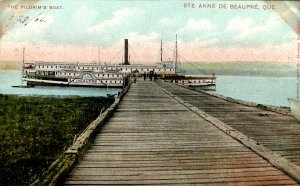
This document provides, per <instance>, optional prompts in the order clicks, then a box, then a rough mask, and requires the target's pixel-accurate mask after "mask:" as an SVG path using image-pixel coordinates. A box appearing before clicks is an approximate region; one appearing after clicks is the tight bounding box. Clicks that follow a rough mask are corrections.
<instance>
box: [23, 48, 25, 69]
mask: <svg viewBox="0 0 300 186" xmlns="http://www.w3.org/2000/svg"><path fill="white" fill-rule="evenodd" d="M24 56H25V48H23V65H24V62H25V60H24Z"/></svg>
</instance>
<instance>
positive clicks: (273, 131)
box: [65, 80, 300, 185]
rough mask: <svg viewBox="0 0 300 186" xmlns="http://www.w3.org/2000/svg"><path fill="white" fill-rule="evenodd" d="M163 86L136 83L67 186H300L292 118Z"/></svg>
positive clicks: (297, 142)
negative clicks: (255, 142) (117, 185)
mask: <svg viewBox="0 0 300 186" xmlns="http://www.w3.org/2000/svg"><path fill="white" fill-rule="evenodd" d="M156 84H157V85H155V84H154V83H152V82H149V81H142V80H138V81H137V83H133V84H132V86H131V88H130V89H129V91H128V93H127V94H126V95H125V97H124V98H123V100H122V101H121V102H120V104H119V106H118V108H117V109H116V111H115V112H114V114H113V117H111V118H110V119H109V121H108V122H107V123H106V125H105V126H104V127H103V128H102V129H101V131H100V132H99V134H98V135H97V136H96V139H95V142H94V144H93V145H92V146H91V148H90V149H89V150H88V151H87V152H86V153H85V154H84V155H83V157H82V158H81V159H80V161H79V163H78V164H77V165H76V166H75V168H74V169H73V170H72V171H71V172H70V173H69V175H68V177H67V179H66V180H65V185H95V184H104V185H110V184H119V185H130V184H135V185H144V184H150V185H162V184H169V185H175V184H181V185H187V184H198V185H201V184H202V185H297V182H296V181H299V180H297V176H298V171H299V168H298V166H297V164H299V161H300V158H299V154H300V140H299V139H300V136H299V135H300V133H299V132H300V125H299V123H298V125H299V126H298V125H297V123H296V121H295V120H294V119H293V118H292V117H290V116H285V115H282V114H281V115H280V114H278V113H274V112H269V111H262V110H260V109H258V108H254V107H247V106H243V105H240V104H236V103H230V102H228V101H225V100H222V99H219V98H216V97H212V96H209V95H206V94H203V93H198V92H194V91H191V90H188V89H185V88H182V87H178V86H177V85H173V84H169V83H164V82H156ZM174 95H175V96H174ZM211 116H212V117H211ZM212 118H213V119H212ZM214 118H218V119H219V120H221V121H219V120H217V119H214ZM218 122H219V123H218ZM220 123H221V124H223V125H228V126H229V127H227V126H225V127H224V126H219V125H218V124H220ZM224 123H225V124H224ZM230 126H231V127H233V128H234V129H237V130H239V131H241V132H242V133H244V134H245V135H249V136H251V138H253V139H254V140H257V141H259V143H263V144H264V145H265V146H266V147H267V148H268V149H267V150H266V149H264V148H262V147H261V146H259V144H254V146H252V145H251V144H252V143H253V140H252V141H251V140H249V139H247V140H246V141H245V140H244V138H245V137H244V136H243V134H242V133H241V134H240V133H239V131H235V130H234V129H231V128H230ZM222 127H223V128H222ZM229 129H230V130H229ZM235 134H238V137H235V136H234V135H235ZM240 136H243V139H239V137H240ZM250 142H251V143H250ZM269 149H271V150H270V151H268V150H269ZM260 151H263V152H260ZM273 151H274V152H275V154H272V152H273ZM270 152H271V153H270ZM277 153H278V154H279V155H282V156H283V157H284V158H283V159H282V158H281V157H279V160H277V159H276V157H277V158H278V156H277ZM265 155H267V156H268V157H264V156H265ZM274 157H275V159H274ZM285 158H289V159H290V160H291V161H292V162H293V163H291V164H289V161H287V162H288V164H287V165H285V162H286V161H285V160H286V159H285ZM275 166H276V167H275ZM277 167H278V168H277ZM292 178H293V179H292ZM295 180H296V181H295Z"/></svg>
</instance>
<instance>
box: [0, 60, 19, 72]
mask: <svg viewBox="0 0 300 186" xmlns="http://www.w3.org/2000/svg"><path fill="white" fill-rule="evenodd" d="M21 69H22V63H20V62H11V61H1V62H0V70H21Z"/></svg>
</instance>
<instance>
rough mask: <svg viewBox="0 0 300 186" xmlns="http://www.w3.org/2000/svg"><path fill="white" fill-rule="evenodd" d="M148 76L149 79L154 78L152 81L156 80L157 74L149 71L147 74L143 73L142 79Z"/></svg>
mask: <svg viewBox="0 0 300 186" xmlns="http://www.w3.org/2000/svg"><path fill="white" fill-rule="evenodd" d="M147 77H149V79H150V81H152V79H154V81H156V80H157V74H156V73H153V72H150V73H148V74H146V73H144V81H145V80H146V78H147Z"/></svg>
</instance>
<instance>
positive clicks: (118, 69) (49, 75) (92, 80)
mask: <svg viewBox="0 0 300 186" xmlns="http://www.w3.org/2000/svg"><path fill="white" fill-rule="evenodd" d="M177 63H178V61H177V36H176V58H175V62H173V61H163V60H162V45H161V60H160V61H159V62H157V63H156V64H155V65H142V64H130V61H129V55H128V39H125V41H124V63H122V64H115V65H112V64H110V65H106V64H98V63H53V62H36V63H24V50H23V68H22V80H23V81H24V82H26V84H27V86H29V87H32V86H35V85H59V86H90V87H123V86H124V85H125V84H126V82H127V79H128V77H129V76H133V75H134V76H143V75H144V76H146V75H149V74H150V75H153V74H155V76H156V77H158V78H161V79H163V80H165V81H169V82H174V83H179V84H182V85H185V86H191V87H202V88H204V89H206V88H208V89H211V87H213V88H215V83H216V77H215V76H214V75H212V76H207V75H206V76H187V75H184V74H183V73H180V72H179V71H178V68H177V66H178V64H177Z"/></svg>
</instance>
